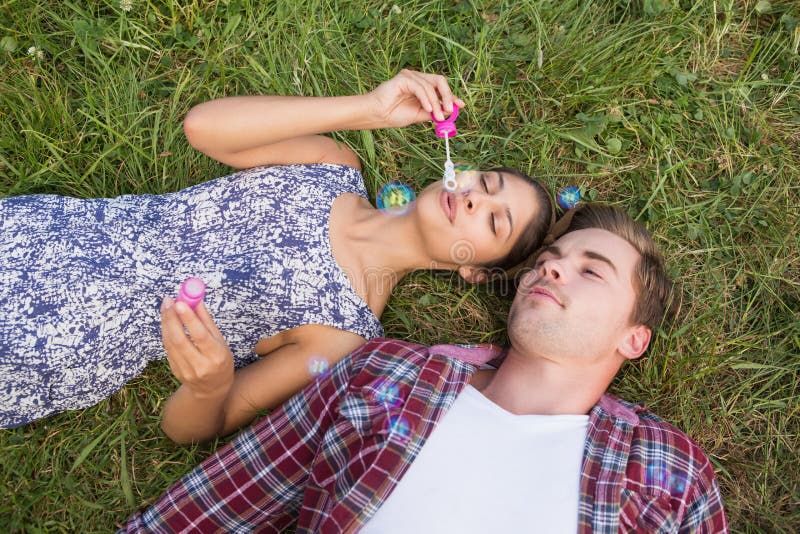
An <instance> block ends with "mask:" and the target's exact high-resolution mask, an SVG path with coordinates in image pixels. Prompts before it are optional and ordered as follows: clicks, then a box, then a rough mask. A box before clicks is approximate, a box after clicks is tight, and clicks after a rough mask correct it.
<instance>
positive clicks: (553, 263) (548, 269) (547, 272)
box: [539, 258, 564, 281]
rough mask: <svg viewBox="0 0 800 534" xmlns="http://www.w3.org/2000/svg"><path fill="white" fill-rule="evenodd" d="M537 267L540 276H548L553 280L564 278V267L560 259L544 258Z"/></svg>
mask: <svg viewBox="0 0 800 534" xmlns="http://www.w3.org/2000/svg"><path fill="white" fill-rule="evenodd" d="M539 269H540V271H541V272H540V273H539V276H540V277H541V278H549V279H551V280H555V281H563V280H564V268H563V266H562V265H561V262H560V260H557V259H554V258H551V259H547V260H544V261H543V262H542V264H541V265H540V266H539Z"/></svg>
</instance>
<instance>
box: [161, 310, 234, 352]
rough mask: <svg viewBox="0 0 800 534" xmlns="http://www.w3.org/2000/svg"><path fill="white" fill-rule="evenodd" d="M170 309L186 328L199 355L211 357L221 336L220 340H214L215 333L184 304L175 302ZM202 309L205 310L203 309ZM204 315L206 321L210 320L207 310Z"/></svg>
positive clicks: (217, 346)
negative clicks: (206, 318)
mask: <svg viewBox="0 0 800 534" xmlns="http://www.w3.org/2000/svg"><path fill="white" fill-rule="evenodd" d="M198 307H199V306H198ZM172 308H173V309H174V310H175V312H176V313H177V314H178V317H179V318H180V320H181V322H182V323H183V326H185V327H186V331H187V332H188V334H189V338H191V341H192V343H193V344H194V345H195V347H197V349H198V350H199V351H200V353H201V354H203V355H204V356H211V355H213V354H214V352H215V351H218V350H219V342H220V339H221V337H222V336H220V339H218V338H216V336H215V335H214V334H215V333H214V332H212V331H211V330H210V329H209V328H208V326H207V325H206V324H204V322H203V321H201V320H200V318H199V317H198V316H197V314H196V313H195V312H194V311H192V309H191V308H190V307H189V306H188V305H187V304H186V303H185V302H176V303H175V304H173V305H172ZM202 309H203V310H205V307H203V308H202ZM206 315H207V316H208V319H209V320H211V316H210V315H208V311H207V310H206ZM210 322H211V323H213V321H210ZM214 330H217V328H216V325H215V326H214Z"/></svg>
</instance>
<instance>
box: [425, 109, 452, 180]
mask: <svg viewBox="0 0 800 534" xmlns="http://www.w3.org/2000/svg"><path fill="white" fill-rule="evenodd" d="M431 118H432V119H433V122H434V123H435V124H436V128H435V132H436V137H439V138H442V139H444V147H445V151H446V154H447V160H446V161H445V162H444V188H445V189H447V190H448V191H450V192H453V191H455V190H456V189H458V182H457V181H456V171H455V166H454V165H453V162H452V161H451V160H450V137H455V136H456V135H457V134H458V130H457V129H456V124H455V122H456V119H457V118H458V106H457V105H456V104H453V113H452V114H451V115H450V116H449V117H447V118H446V119H444V120H441V121H440V120H437V119H436V117H435V116H434V115H433V113H431Z"/></svg>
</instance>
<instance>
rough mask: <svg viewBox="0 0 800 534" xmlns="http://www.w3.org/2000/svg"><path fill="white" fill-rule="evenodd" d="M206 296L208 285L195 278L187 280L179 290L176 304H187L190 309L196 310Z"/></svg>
mask: <svg viewBox="0 0 800 534" xmlns="http://www.w3.org/2000/svg"><path fill="white" fill-rule="evenodd" d="M205 296H206V284H205V282H203V281H202V280H200V279H199V278H195V277H194V276H192V277H190V278H187V279H186V280H184V282H183V283H182V284H181V288H180V289H179V290H178V297H177V298H176V299H175V301H176V302H185V303H186V304H187V305H188V306H189V307H190V308H192V309H194V308H195V307H196V306H197V305H198V304H200V301H201V300H203V298H204V297H205Z"/></svg>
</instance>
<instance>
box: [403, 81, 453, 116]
mask: <svg viewBox="0 0 800 534" xmlns="http://www.w3.org/2000/svg"><path fill="white" fill-rule="evenodd" d="M405 72H406V73H407V75H408V77H409V78H410V79H413V80H414V81H415V82H416V86H417V87H418V89H417V91H415V93H414V94H415V95H416V96H417V98H418V99H419V100H420V102H422V101H423V99H422V98H421V97H420V96H419V95H420V91H421V92H422V93H424V95H425V102H426V103H427V105H423V107H424V108H425V110H426V111H428V112H429V113H433V116H434V117H436V120H439V121H441V120H444V118H445V115H449V114H450V113H452V112H453V103H456V104H458V106H459V107H464V101H463V100H461V99H460V98H456V97H455V96H453V91H452V90H451V89H450V85H449V84H448V83H447V78H445V77H444V76H442V75H440V74H430V73H425V72H416V71H405Z"/></svg>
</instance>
